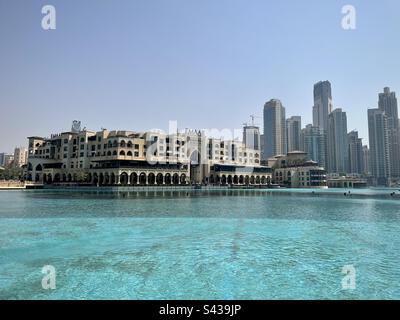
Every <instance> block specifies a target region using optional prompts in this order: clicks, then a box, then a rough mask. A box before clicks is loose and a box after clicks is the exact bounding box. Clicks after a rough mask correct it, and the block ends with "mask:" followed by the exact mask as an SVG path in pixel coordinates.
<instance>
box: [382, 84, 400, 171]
mask: <svg viewBox="0 0 400 320" xmlns="http://www.w3.org/2000/svg"><path fill="white" fill-rule="evenodd" d="M378 108H379V110H381V111H383V112H385V115H386V117H387V130H388V143H389V150H390V154H389V162H390V174H391V177H392V178H399V177H400V127H399V115H398V108H397V98H396V93H395V92H391V91H390V88H388V87H386V88H384V89H383V93H380V94H379V102H378Z"/></svg>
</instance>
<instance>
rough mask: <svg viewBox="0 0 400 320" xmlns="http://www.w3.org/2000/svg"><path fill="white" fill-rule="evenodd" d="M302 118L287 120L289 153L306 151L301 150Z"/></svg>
mask: <svg viewBox="0 0 400 320" xmlns="http://www.w3.org/2000/svg"><path fill="white" fill-rule="evenodd" d="M300 134H301V117H299V116H294V117H291V118H289V119H287V120H286V137H287V151H288V152H291V151H304V150H301V149H302V148H300Z"/></svg>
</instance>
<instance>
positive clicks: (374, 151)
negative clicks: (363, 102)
mask: <svg viewBox="0 0 400 320" xmlns="http://www.w3.org/2000/svg"><path fill="white" fill-rule="evenodd" d="M368 131H369V146H370V157H369V159H370V166H371V171H372V172H371V173H372V176H373V178H374V181H375V184H376V185H388V184H389V182H390V177H391V173H390V149H389V130H388V117H387V116H386V113H385V112H384V111H382V110H379V109H368Z"/></svg>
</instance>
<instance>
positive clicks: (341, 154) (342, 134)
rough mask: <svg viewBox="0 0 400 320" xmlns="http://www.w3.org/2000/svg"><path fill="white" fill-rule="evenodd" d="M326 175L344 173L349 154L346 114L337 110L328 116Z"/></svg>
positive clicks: (346, 168)
mask: <svg viewBox="0 0 400 320" xmlns="http://www.w3.org/2000/svg"><path fill="white" fill-rule="evenodd" d="M327 134H328V161H327V164H328V170H327V171H328V173H346V172H347V170H348V161H349V156H348V154H349V152H348V141H347V116H346V112H344V111H342V109H340V108H338V109H335V110H333V111H332V112H331V113H330V114H329V116H328V132H327Z"/></svg>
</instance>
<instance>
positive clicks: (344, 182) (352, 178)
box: [327, 174, 368, 189]
mask: <svg viewBox="0 0 400 320" xmlns="http://www.w3.org/2000/svg"><path fill="white" fill-rule="evenodd" d="M327 183H328V187H329V188H351V189H359V188H366V187H367V186H368V180H367V179H365V178H363V177H362V176H361V175H360V174H348V175H346V176H340V175H339V174H329V175H328V176H327Z"/></svg>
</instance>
